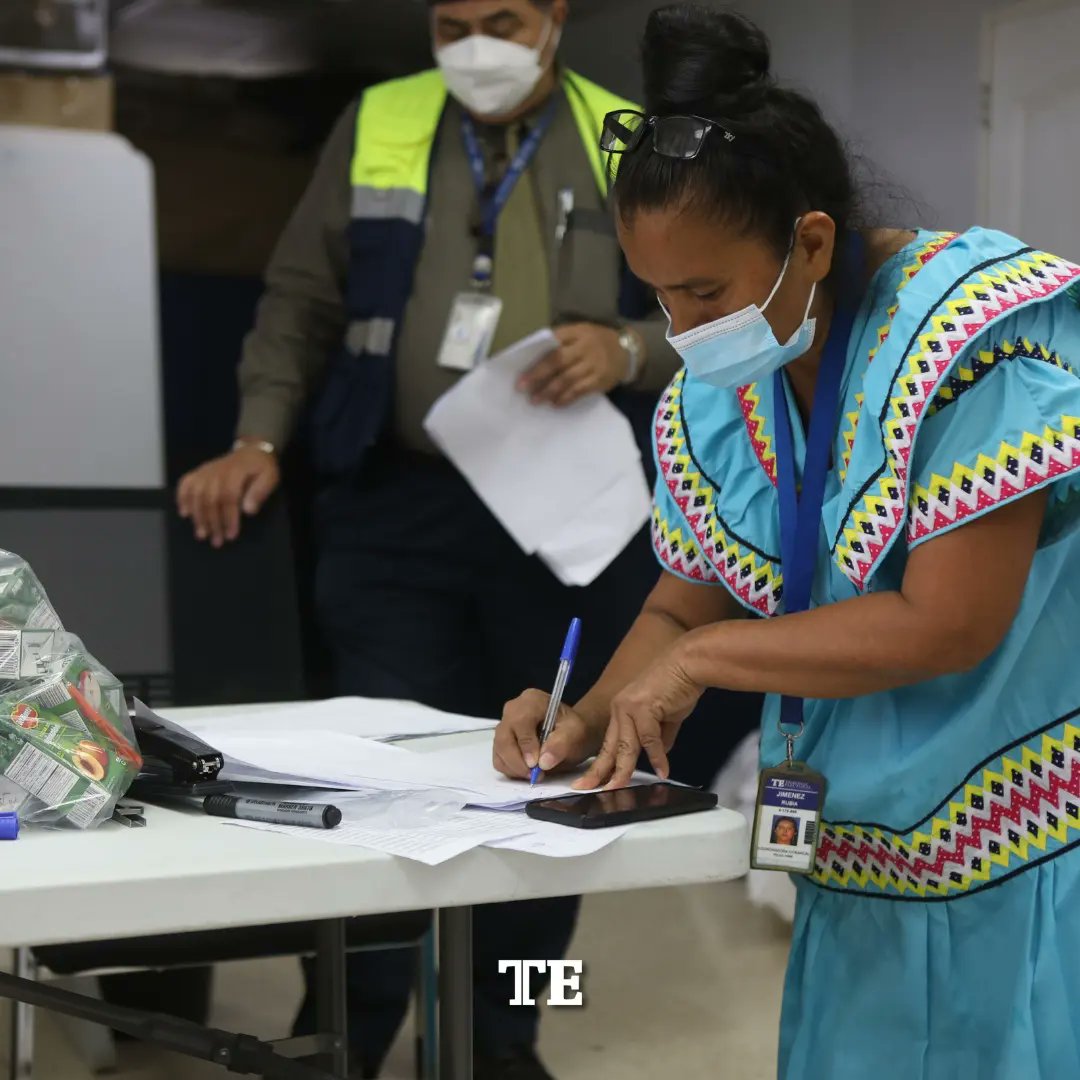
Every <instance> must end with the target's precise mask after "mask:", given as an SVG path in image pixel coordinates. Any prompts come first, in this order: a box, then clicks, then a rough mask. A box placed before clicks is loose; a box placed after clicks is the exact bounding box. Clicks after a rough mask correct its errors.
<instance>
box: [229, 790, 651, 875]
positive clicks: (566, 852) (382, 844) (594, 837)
mask: <svg viewBox="0 0 1080 1080" xmlns="http://www.w3.org/2000/svg"><path fill="white" fill-rule="evenodd" d="M305 799H306V796H305ZM340 809H341V811H342V813H343V815H344V819H343V821H342V823H341V824H340V825H338V826H337V828H335V829H306V828H302V827H300V826H296V825H270V824H267V823H265V822H260V821H225V822H223V823H224V824H227V825H238V826H240V827H242V828H245V829H258V830H260V831H262V832H275V833H282V834H284V835H286V836H293V837H296V838H298V839H302V840H321V841H323V842H324V843H329V844H340V845H343V846H345V847H362V848H367V849H369V850H371V851H382V852H384V853H385V854H387V855H398V856H400V857H401V858H403V859H412V860H413V861H415V862H421V863H424V864H425V865H427V866H438V865H439V864H440V863H444V862H447V861H448V860H449V859H453V858H456V857H457V856H458V855H463V854H465V852H467V851H472V850H473V849H474V848H477V847H490V848H496V849H499V850H504V851H519V852H523V853H525V854H529V855H543V856H545V857H547V858H556V859H568V858H578V857H580V856H583V855H593V854H595V853H596V852H598V851H602V850H603V849H604V848H606V847H608V846H609V845H611V844H613V843H615V841H616V840H618V839H619V837H621V836H623V835H625V834H626V832H627V830H628V829H629V828H630V826H629V825H623V826H619V827H616V828H612V829H573V828H568V827H566V826H565V825H555V824H553V823H551V822H547V821H534V820H533V819H532V818H529V817H526V816H525V815H524V814H522V813H515V814H503V813H496V812H494V811H491V810H460V811H457V812H455V813H453V814H452V815H449V816H444V817H442V818H439V819H437V820H431V821H428V822H425V823H423V824H412V825H409V826H406V827H403V828H393V827H387V826H385V825H382V824H377V823H374V822H373V821H372V820H371V819H369V818H365V817H363V816H362V811H360V810H357V809H356V804H355V803H353V802H350V801H349V800H347V799H346V800H340Z"/></svg>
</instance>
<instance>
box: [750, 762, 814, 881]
mask: <svg viewBox="0 0 1080 1080" xmlns="http://www.w3.org/2000/svg"><path fill="white" fill-rule="evenodd" d="M824 803H825V777H824V776H822V775H821V773H818V772H814V770H813V769H811V768H810V767H809V766H808V765H805V764H803V763H802V762H801V761H789V762H785V763H784V764H782V765H778V766H777V767H776V768H775V769H763V770H762V772H761V779H760V780H759V781H758V797H757V809H756V811H755V813H754V831H753V833H752V834H751V837H752V839H751V850H750V865H751V866H752V867H753V868H754V869H755V870H786V871H787V872H788V873H789V874H812V873H813V872H814V858H815V855H816V853H817V840H818V830H819V829H820V827H821V811H822V807H823V806H824Z"/></svg>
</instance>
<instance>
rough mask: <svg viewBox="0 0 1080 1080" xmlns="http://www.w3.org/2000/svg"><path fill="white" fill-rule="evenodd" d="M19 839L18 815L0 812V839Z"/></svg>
mask: <svg viewBox="0 0 1080 1080" xmlns="http://www.w3.org/2000/svg"><path fill="white" fill-rule="evenodd" d="M18 839H19V815H18V814H0V840H18Z"/></svg>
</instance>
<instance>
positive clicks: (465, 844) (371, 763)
mask: <svg viewBox="0 0 1080 1080" xmlns="http://www.w3.org/2000/svg"><path fill="white" fill-rule="evenodd" d="M163 719H164V718H163ZM168 722H169V723H171V724H172V725H173V726H176V727H182V728H183V729H184V730H187V731H190V732H191V733H192V734H196V735H198V736H199V737H200V738H202V739H204V740H205V741H206V742H208V743H210V744H211V745H213V746H214V747H216V748H217V749H218V750H220V751H221V753H222V754H223V755H224V756H225V769H224V770H223V772H222V774H221V779H223V780H231V781H233V782H236V783H243V784H245V785H249V787H248V789H247V790H246V791H245V794H248V795H250V796H251V797H253V798H261V799H271V800H286V801H287V800H302V801H304V802H321V803H332V804H333V805H335V806H337V807H338V808H339V809H340V810H341V812H342V823H341V824H340V825H339V826H337V828H335V829H311V828H302V827H297V826H289V825H271V824H265V823H262V822H253V821H236V820H228V821H224V822H223V824H227V825H229V826H234V827H240V828H248V829H257V830H260V831H262V832H276V833H283V834H285V835H289V836H295V837H299V838H302V839H305V840H318V841H322V842H324V843H330V844H341V845H345V846H352V847H364V848H370V849H372V850H374V851H382V852H386V853H387V854H390V855H397V856H401V857H402V858H407V859H412V860H415V861H417V862H421V863H424V864H426V865H428V866H436V865H438V864H439V863H442V862H445V861H446V860H448V859H452V858H454V857H455V856H457V855H461V854H463V853H464V852H466V851H470V850H472V849H473V848H476V847H480V846H488V847H497V848H501V849H504V850H512V851H523V852H529V853H531V854H536V855H547V856H552V857H571V856H577V855H587V854H591V853H593V852H596V851H599V850H600V849H601V848H604V847H606V846H607V845H608V844H611V843H613V842H614V841H615V840H617V839H618V838H619V837H620V836H622V835H623V833H625V832H626V828H625V827H622V828H613V829H599V830H582V829H573V828H568V827H567V826H563V825H556V824H553V823H550V822H544V821H534V820H533V819H532V818H529V817H527V816H526V815H525V814H524V813H521V812H520V811H522V810H524V808H525V806H526V804H527V803H529V802H531V801H533V800H535V799H550V798H557V797H558V796H560V795H570V794H580V792H576V791H575V789H574V788H573V787H572V786H571V785H572V784H573V782H574V780H575V779H576V778H577V776H579V775H580V773H577V774H566V775H561V774H560V775H559V776H557V777H553V778H545V779H544V780H543V781H542V782H541V783H539V784H537V785H536V786H535V787H532V786H530V785H529V783H528V782H527V781H524V780H511V779H509V778H508V777H505V776H503V775H502V774H500V773H499V772H497V771H496V769H495V767H494V765H493V764H492V739H493V733H492V732H491V730H490V729H491V728H493V727H494V726H495V723H494V721H487V720H477V719H475V718H471V717H461V716H453V715H450V714H447V713H440V712H437V711H436V710H433V709H423V708H422V707H421V706H416V705H412V704H410V703H408V702H395V701H390V702H382V701H370V700H366V699H360V698H355V699H348V698H342V699H337V700H336V701H329V702H311V703H306V704H303V705H292V706H280V707H272V708H267V709H262V710H255V711H252V712H249V713H228V714H226V715H224V716H221V717H209V718H205V717H204V718H201V719H186V718H185V720H184V721H183V722H182V723H178V722H177V721H175V720H173V721H168ZM402 730H407V731H408V732H410V733H412V734H445V733H447V732H450V731H461V730H472V731H475V732H476V733H477V735H476V738H475V739H474V740H470V741H469V742H468V743H466V744H464V745H456V746H450V747H446V748H441V749H436V750H428V751H425V752H423V753H418V752H414V751H411V750H406V749H404V748H403V747H402V746H400V745H393V744H391V743H389V742H387V741H385V740H388V739H393V738H395V737H396V735H397V734H398V733H400V732H401V731H402ZM361 731H363V732H367V733H370V734H372V735H376V736H378V738H372V737H365V736H364V735H361V734H358V732H361ZM379 739H382V740H384V741H379ZM653 780H655V777H652V776H649V775H647V774H640V775H639V776H638V777H636V778H635V782H638V783H647V782H651V781H653ZM255 785H258V786H255Z"/></svg>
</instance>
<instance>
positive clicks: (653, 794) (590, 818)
mask: <svg viewBox="0 0 1080 1080" xmlns="http://www.w3.org/2000/svg"><path fill="white" fill-rule="evenodd" d="M718 801H719V800H718V799H717V797H716V796H715V795H714V794H713V793H712V792H711V791H699V790H698V789H697V788H690V787H682V786H680V785H679V784H667V783H657V784H639V785H638V786H637V787H626V788H616V789H615V790H614V791H594V792H592V793H591V794H587V795H564V796H562V797H561V798H558V799H538V800H537V801H536V802H531V803H529V804H528V806H526V808H525V813H527V814H528V815H529V817H532V818H538V819H539V820H540V821H554V822H555V823H556V824H558V825H570V826H572V827H573V828H575V829H605V828H609V827H610V826H612V825H631V824H633V823H634V822H635V821H652V820H653V819H654V818H665V817H675V816H676V815H678V814H695V813H697V812H698V811H699V810H712V809H714V808H715V807H716V804H717V802H718Z"/></svg>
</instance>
